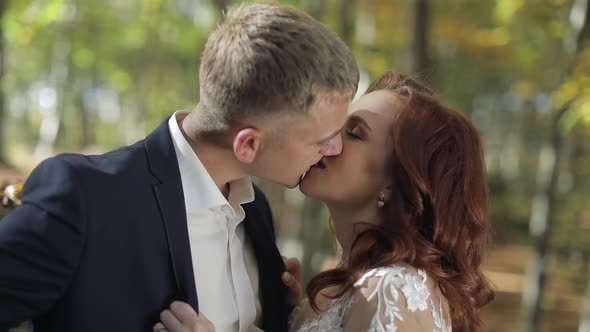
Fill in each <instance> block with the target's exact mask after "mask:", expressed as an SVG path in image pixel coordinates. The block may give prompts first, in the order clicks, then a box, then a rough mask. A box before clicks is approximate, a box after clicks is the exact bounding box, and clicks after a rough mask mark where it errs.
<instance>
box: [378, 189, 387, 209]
mask: <svg viewBox="0 0 590 332" xmlns="http://www.w3.org/2000/svg"><path fill="white" fill-rule="evenodd" d="M384 205H385V194H384V193H383V192H382V193H380V194H379V200H378V201H377V207H379V208H382V207H383V206H384Z"/></svg>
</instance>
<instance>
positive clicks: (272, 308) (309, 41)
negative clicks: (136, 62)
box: [0, 4, 358, 332]
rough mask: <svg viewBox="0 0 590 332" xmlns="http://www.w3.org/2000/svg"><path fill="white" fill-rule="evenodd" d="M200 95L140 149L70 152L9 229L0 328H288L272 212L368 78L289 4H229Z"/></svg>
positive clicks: (336, 148) (8, 220)
mask: <svg viewBox="0 0 590 332" xmlns="http://www.w3.org/2000/svg"><path fill="white" fill-rule="evenodd" d="M199 78H200V80H199V81H200V100H199V103H198V105H197V106H196V107H195V109H194V110H193V111H191V112H182V111H178V112H176V113H174V114H173V115H172V116H171V117H170V118H169V119H168V120H166V121H164V122H163V123H162V124H161V125H160V126H159V127H158V128H157V129H156V130H155V131H154V132H152V133H151V134H150V135H148V136H147V137H146V138H145V139H144V140H141V141H139V142H137V143H135V144H133V145H131V146H127V147H123V148H121V149H118V150H115V151H112V152H109V153H106V154H104V155H100V156H83V155H76V154H64V155H60V156H57V157H54V158H51V159H48V160H46V161H44V162H43V163H42V164H40V165H39V166H38V167H37V168H36V169H35V170H34V171H33V173H32V174H31V176H30V177H29V179H28V181H27V183H26V185H25V189H24V193H23V197H22V199H23V205H22V206H20V207H19V208H17V209H16V210H15V211H14V212H13V213H11V214H10V215H8V216H7V217H5V218H3V219H2V221H1V222H0V331H5V330H6V329H8V328H9V327H11V326H13V325H14V324H16V323H18V322H20V321H22V320H25V319H32V320H33V322H34V325H35V331H62V332H63V331H85V332H87V331H100V332H104V331H147V330H150V329H151V328H152V326H153V325H154V324H155V323H156V322H157V321H159V313H160V312H161V311H162V310H164V309H166V308H168V307H169V305H170V304H171V303H172V302H173V301H176V300H181V301H184V302H188V303H189V304H190V305H191V306H192V307H193V308H195V310H197V311H199V312H202V313H203V314H204V315H205V316H206V317H207V318H208V319H209V320H211V321H212V322H213V324H214V325H215V327H216V330H217V331H218V332H219V331H260V330H265V331H285V330H286V328H287V321H286V320H287V306H286V303H285V289H284V286H283V284H282V282H281V274H282V273H283V272H284V269H285V266H284V264H283V261H282V259H281V256H280V254H279V252H278V250H277V248H276V246H275V242H274V240H275V238H274V228H273V221H272V216H271V213H270V208H269V206H268V203H267V201H266V199H265V197H264V195H263V194H262V193H261V192H260V191H259V190H258V189H257V188H256V187H255V186H253V185H252V182H251V181H250V176H257V177H260V178H264V179H268V180H271V181H274V182H277V183H280V184H282V185H285V186H287V187H289V188H292V187H295V186H297V184H298V182H299V180H300V178H301V176H302V175H303V174H304V173H305V172H306V171H307V170H308V169H309V168H310V167H311V166H312V165H314V164H315V163H317V162H318V161H319V160H320V159H321V158H322V157H323V156H329V155H336V154H339V153H340V151H341V148H342V147H341V141H340V136H339V132H340V129H341V126H342V125H343V123H344V121H345V117H346V115H347V109H348V104H349V101H350V99H351V97H352V96H353V94H354V93H355V91H356V87H357V82H358V70H357V68H356V65H355V62H354V60H353V57H352V55H351V53H350V51H349V50H348V48H347V47H346V46H345V45H344V43H343V42H342V41H341V40H340V39H339V38H338V37H337V36H336V35H335V34H334V33H332V32H331V31H329V30H328V29H326V28H325V27H324V26H323V25H321V24H320V23H318V22H317V21H315V20H313V19H312V18H311V17H309V16H307V15H305V14H303V13H301V12H298V11H296V10H293V9H291V8H289V7H285V6H283V5H279V4H250V5H242V6H239V7H236V8H233V9H232V10H230V11H229V12H228V14H227V17H226V19H225V21H224V22H223V23H222V24H221V25H220V26H219V27H218V28H217V30H216V31H214V32H213V33H212V34H211V36H210V37H209V40H208V41H207V44H206V46H205V50H204V53H203V56H202V59H201V67H200V76H199Z"/></svg>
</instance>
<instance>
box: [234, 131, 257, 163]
mask: <svg viewBox="0 0 590 332" xmlns="http://www.w3.org/2000/svg"><path fill="white" fill-rule="evenodd" d="M261 145H262V132H261V131H260V130H258V129H256V128H252V127H247V128H243V129H240V130H239V131H238V132H237V134H236V136H235V137H234V144H233V147H234V155H235V156H236V158H237V159H238V160H239V161H241V162H242V163H244V164H251V163H252V162H253V161H254V159H255V158H256V154H257V153H258V151H259V150H260V147H261Z"/></svg>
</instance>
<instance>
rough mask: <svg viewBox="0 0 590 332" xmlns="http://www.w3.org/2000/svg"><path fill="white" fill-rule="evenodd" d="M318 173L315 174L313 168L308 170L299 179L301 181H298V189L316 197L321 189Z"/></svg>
mask: <svg viewBox="0 0 590 332" xmlns="http://www.w3.org/2000/svg"><path fill="white" fill-rule="evenodd" d="M318 175H319V174H317V173H316V172H315V171H314V170H313V169H312V170H309V171H308V172H307V173H306V174H305V176H304V177H303V179H301V182H300V183H299V190H301V192H302V193H303V194H305V195H306V196H309V197H313V198H317V196H318V194H319V191H320V190H321V186H320V182H321V176H318Z"/></svg>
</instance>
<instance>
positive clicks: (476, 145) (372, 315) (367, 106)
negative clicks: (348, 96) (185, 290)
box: [159, 72, 494, 332]
mask: <svg viewBox="0 0 590 332" xmlns="http://www.w3.org/2000/svg"><path fill="white" fill-rule="evenodd" d="M352 110H353V112H352V113H351V115H350V116H349V118H348V120H347V123H346V125H345V127H344V128H343V130H342V135H343V150H342V154H341V155H339V156H333V157H325V158H324V159H322V161H321V162H320V163H318V164H317V165H316V166H314V167H312V169H311V170H310V171H309V172H308V173H307V174H306V176H305V178H304V179H303V181H302V182H301V184H300V189H301V191H302V192H303V193H305V194H306V195H309V196H311V197H315V198H317V199H319V200H322V201H323V202H325V203H326V205H327V207H328V209H329V211H330V213H331V216H332V220H331V221H332V222H333V228H334V232H335V234H336V237H337V239H338V242H339V243H340V245H341V246H342V249H343V250H342V251H343V254H342V260H341V262H340V264H339V266H338V267H336V268H334V269H331V270H328V271H324V272H322V273H320V274H318V275H317V276H315V277H314V278H313V279H312V280H311V281H310V283H309V284H308V286H307V296H308V299H307V300H305V301H304V302H302V303H301V304H300V305H299V306H298V307H297V308H296V309H295V310H294V311H293V313H292V314H291V320H290V327H289V329H290V331H292V332H316V331H317V332H319V331H398V332H402V331H403V332H406V331H407V332H410V331H412V332H421V331H428V332H447V331H451V330H454V331H455V332H457V331H458V332H462V331H478V330H480V328H481V319H480V317H479V309H480V308H481V307H482V306H483V305H485V304H487V303H489V302H490V301H491V300H492V299H493V297H494V293H493V291H492V289H491V287H490V284H489V283H488V281H487V280H486V278H485V277H484V275H483V274H482V271H481V259H482V253H483V251H484V249H485V248H486V245H487V243H488V241H489V237H490V225H489V221H488V219H487V206H488V187H487V182H486V173H485V164H484V160H483V151H482V145H481V140H480V138H479V135H478V134H477V131H476V129H475V128H474V127H473V125H472V124H471V123H470V122H469V121H468V120H467V119H466V118H465V117H464V116H463V115H461V114H460V113H458V112H456V111H453V110H451V109H449V108H447V107H445V106H443V105H442V104H441V103H440V102H439V101H438V100H437V98H436V97H435V96H434V94H433V92H432V91H431V90H430V89H428V88H427V87H425V86H423V85H422V84H420V83H419V82H417V81H415V80H413V79H411V78H409V77H407V76H404V75H401V74H397V73H394V72H387V73H385V74H384V75H382V76H381V77H379V78H378V79H377V80H376V81H374V82H373V83H372V84H371V86H370V87H369V89H368V91H367V93H366V94H365V95H364V96H362V97H361V98H360V99H359V100H358V101H357V102H356V103H355V104H354V105H353V106H352ZM195 317H196V314H195ZM199 318H200V320H193V323H191V324H193V326H192V327H191V328H190V329H186V330H187V331H210V330H213V329H214V327H212V326H211V325H210V324H209V325H208V326H205V325H199V324H206V319H205V318H204V317H199ZM195 322H199V324H196V323H195ZM159 325H160V326H161V324H159ZM162 327H163V326H162ZM166 328H168V330H169V331H174V329H172V328H170V326H168V325H166Z"/></svg>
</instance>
